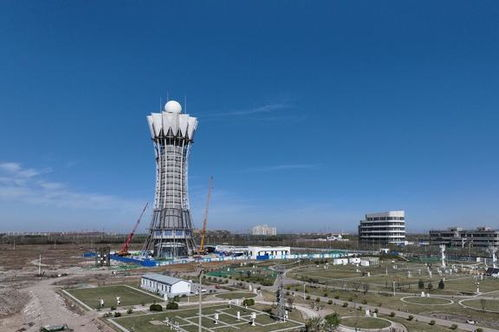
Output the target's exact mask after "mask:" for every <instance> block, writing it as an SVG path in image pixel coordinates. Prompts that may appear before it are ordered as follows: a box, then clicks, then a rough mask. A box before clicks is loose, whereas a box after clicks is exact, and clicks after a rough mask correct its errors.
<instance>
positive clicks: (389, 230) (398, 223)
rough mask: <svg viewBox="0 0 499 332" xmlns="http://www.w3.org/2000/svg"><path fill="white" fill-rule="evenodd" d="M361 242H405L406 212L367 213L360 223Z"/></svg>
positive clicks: (383, 243) (396, 243) (373, 243)
mask: <svg viewBox="0 0 499 332" xmlns="http://www.w3.org/2000/svg"><path fill="white" fill-rule="evenodd" d="M358 229H359V242H360V243H363V244H372V245H387V244H394V245H403V244H405V212H404V211H388V212H381V213H370V214H366V216H365V219H364V220H361V221H360V224H359V228H358Z"/></svg>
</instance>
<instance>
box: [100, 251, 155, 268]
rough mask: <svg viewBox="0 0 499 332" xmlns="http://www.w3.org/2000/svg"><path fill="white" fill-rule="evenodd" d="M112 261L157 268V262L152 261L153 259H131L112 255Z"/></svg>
mask: <svg viewBox="0 0 499 332" xmlns="http://www.w3.org/2000/svg"><path fill="white" fill-rule="evenodd" d="M109 257H110V258H111V259H114V260H117V261H120V262H124V263H132V264H138V265H141V266H146V267H154V266H156V261H154V260H151V259H136V258H130V257H123V256H119V255H115V254H111V255H110V256H109Z"/></svg>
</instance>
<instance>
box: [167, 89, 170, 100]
mask: <svg viewBox="0 0 499 332" xmlns="http://www.w3.org/2000/svg"><path fill="white" fill-rule="evenodd" d="M169 100H170V94H169V92H168V90H166V102H168V101H169Z"/></svg>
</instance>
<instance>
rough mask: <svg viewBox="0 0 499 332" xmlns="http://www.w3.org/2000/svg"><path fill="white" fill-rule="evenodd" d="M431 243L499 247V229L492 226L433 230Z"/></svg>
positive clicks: (453, 245) (454, 245)
mask: <svg viewBox="0 0 499 332" xmlns="http://www.w3.org/2000/svg"><path fill="white" fill-rule="evenodd" d="M430 244H445V245H447V246H452V247H468V246H471V247H489V246H492V247H499V230H496V229H492V228H490V227H478V228H476V229H464V228H461V227H450V228H448V229H446V230H431V231H430Z"/></svg>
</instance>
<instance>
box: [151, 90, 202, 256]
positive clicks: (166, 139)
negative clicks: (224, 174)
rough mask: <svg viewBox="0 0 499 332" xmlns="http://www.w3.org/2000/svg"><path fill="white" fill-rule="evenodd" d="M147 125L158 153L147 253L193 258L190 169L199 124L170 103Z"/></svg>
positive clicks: (154, 114)
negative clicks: (190, 156)
mask: <svg viewBox="0 0 499 332" xmlns="http://www.w3.org/2000/svg"><path fill="white" fill-rule="evenodd" d="M147 122H148V123H149V129H150V131H151V138H152V141H153V144H154V151H155V153H156V192H155V199H154V211H153V216H152V221H151V226H150V230H149V237H148V238H147V240H146V243H145V245H144V250H152V251H153V256H154V257H155V258H176V257H180V256H188V255H192V253H193V251H194V249H195V246H194V240H193V238H192V221H191V213H190V211H189V196H188V192H187V188H188V186H187V168H188V160H189V150H190V147H191V144H192V142H193V140H192V139H193V137H194V132H195V131H196V128H197V125H198V121H197V119H196V118H195V117H192V116H189V115H188V114H182V106H181V105H180V104H179V103H178V102H176V101H175V100H170V101H168V102H167V103H166V104H165V107H164V110H163V111H162V112H161V113H151V115H148V116H147Z"/></svg>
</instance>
